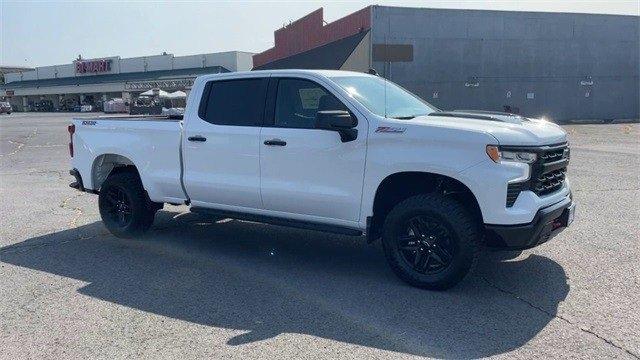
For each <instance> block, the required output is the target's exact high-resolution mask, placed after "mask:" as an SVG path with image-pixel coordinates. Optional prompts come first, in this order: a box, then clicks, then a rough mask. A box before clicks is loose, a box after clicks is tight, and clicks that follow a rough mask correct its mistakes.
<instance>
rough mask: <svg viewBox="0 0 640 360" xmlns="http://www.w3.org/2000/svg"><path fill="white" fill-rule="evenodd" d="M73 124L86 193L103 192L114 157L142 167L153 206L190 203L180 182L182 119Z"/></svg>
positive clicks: (76, 162)
mask: <svg viewBox="0 0 640 360" xmlns="http://www.w3.org/2000/svg"><path fill="white" fill-rule="evenodd" d="M73 124H74V125H75V133H74V135H73V143H74V156H73V160H72V165H73V168H75V169H77V170H78V172H79V173H80V175H81V176H82V180H83V183H84V187H85V188H87V189H91V190H98V188H99V187H100V184H101V180H103V179H102V178H101V172H104V171H109V170H110V168H109V162H110V161H111V157H110V156H111V155H110V154H117V156H120V157H124V158H125V159H127V160H129V161H130V162H131V163H132V164H135V165H136V167H137V169H138V172H139V173H140V177H141V178H142V181H143V182H144V184H145V188H146V190H147V193H148V194H149V197H150V198H151V199H152V200H154V201H158V202H171V203H176V202H181V201H184V200H185V199H186V196H185V194H184V192H183V191H182V186H181V182H180V173H181V170H182V161H181V158H180V152H181V149H180V147H181V136H182V131H181V130H182V124H181V122H180V119H179V118H176V117H173V116H163V115H147V116H139V115H136V116H130V115H105V116H93V117H80V118H75V119H73ZM114 156H115V155H114Z"/></svg>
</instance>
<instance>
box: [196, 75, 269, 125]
mask: <svg viewBox="0 0 640 360" xmlns="http://www.w3.org/2000/svg"><path fill="white" fill-rule="evenodd" d="M268 82H269V80H268V79H261V78H255V79H254V78H252V79H238V80H223V81H214V82H212V83H211V85H210V86H211V90H210V91H209V97H208V99H207V104H206V109H205V111H204V119H203V120H205V121H206V122H209V123H212V124H216V125H235V126H261V124H262V114H263V113H264V102H265V97H266V93H267V84H268Z"/></svg>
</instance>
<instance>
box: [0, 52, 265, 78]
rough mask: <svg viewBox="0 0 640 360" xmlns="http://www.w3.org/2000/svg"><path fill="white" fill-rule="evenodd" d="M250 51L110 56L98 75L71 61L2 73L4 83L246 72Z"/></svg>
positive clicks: (251, 62)
mask: <svg viewBox="0 0 640 360" xmlns="http://www.w3.org/2000/svg"><path fill="white" fill-rule="evenodd" d="M252 56H253V53H248V52H240V51H227V52H221V53H211V54H199V55H189V56H174V55H173V54H165V55H152V56H141V57H134V58H120V57H119V56H113V57H107V58H105V59H111V61H112V62H111V71H110V72H108V73H99V74H92V73H86V74H76V73H75V66H74V64H64V65H51V66H41V67H37V68H36V69H35V70H33V71H25V72H18V73H10V74H6V75H5V82H6V83H7V84H8V83H11V82H14V81H24V80H43V79H53V78H65V77H75V76H93V75H104V74H119V73H133V72H145V71H157V70H173V69H191V68H202V67H211V66H222V67H224V68H226V69H228V70H229V71H248V70H251V68H252V67H253V58H252Z"/></svg>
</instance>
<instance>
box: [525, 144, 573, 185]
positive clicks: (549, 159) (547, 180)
mask: <svg viewBox="0 0 640 360" xmlns="http://www.w3.org/2000/svg"><path fill="white" fill-rule="evenodd" d="M540 150H541V151H540V152H539V153H538V160H537V161H536V162H535V163H533V165H532V166H531V180H532V181H531V186H530V189H531V191H533V192H534V193H536V194H537V195H538V196H543V195H548V194H551V193H554V192H556V191H558V190H560V188H562V185H563V184H564V179H565V176H566V175H565V174H566V172H567V165H569V147H568V146H567V144H560V145H556V146H547V147H543V148H542V149H540Z"/></svg>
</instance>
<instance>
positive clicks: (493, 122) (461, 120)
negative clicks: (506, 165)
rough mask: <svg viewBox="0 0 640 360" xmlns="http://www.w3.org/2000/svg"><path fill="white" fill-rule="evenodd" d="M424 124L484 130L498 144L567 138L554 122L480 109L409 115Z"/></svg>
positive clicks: (534, 143) (533, 143)
mask: <svg viewBox="0 0 640 360" xmlns="http://www.w3.org/2000/svg"><path fill="white" fill-rule="evenodd" d="M412 122H415V123H416V124H420V125H426V126H438V127H446V128H451V129H460V130H467V131H477V132H484V133H488V134H490V135H492V136H493V137H495V138H496V140H498V143H499V145H523V146H538V145H550V144H558V143H562V142H565V141H567V134H566V133H565V131H564V130H563V129H562V128H561V127H560V126H558V125H556V124H554V123H552V122H549V121H546V120H542V119H531V118H526V117H523V116H519V115H513V114H508V113H493V112H484V111H468V110H460V111H452V112H437V113H432V114H429V115H425V116H420V117H416V118H414V119H412Z"/></svg>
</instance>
